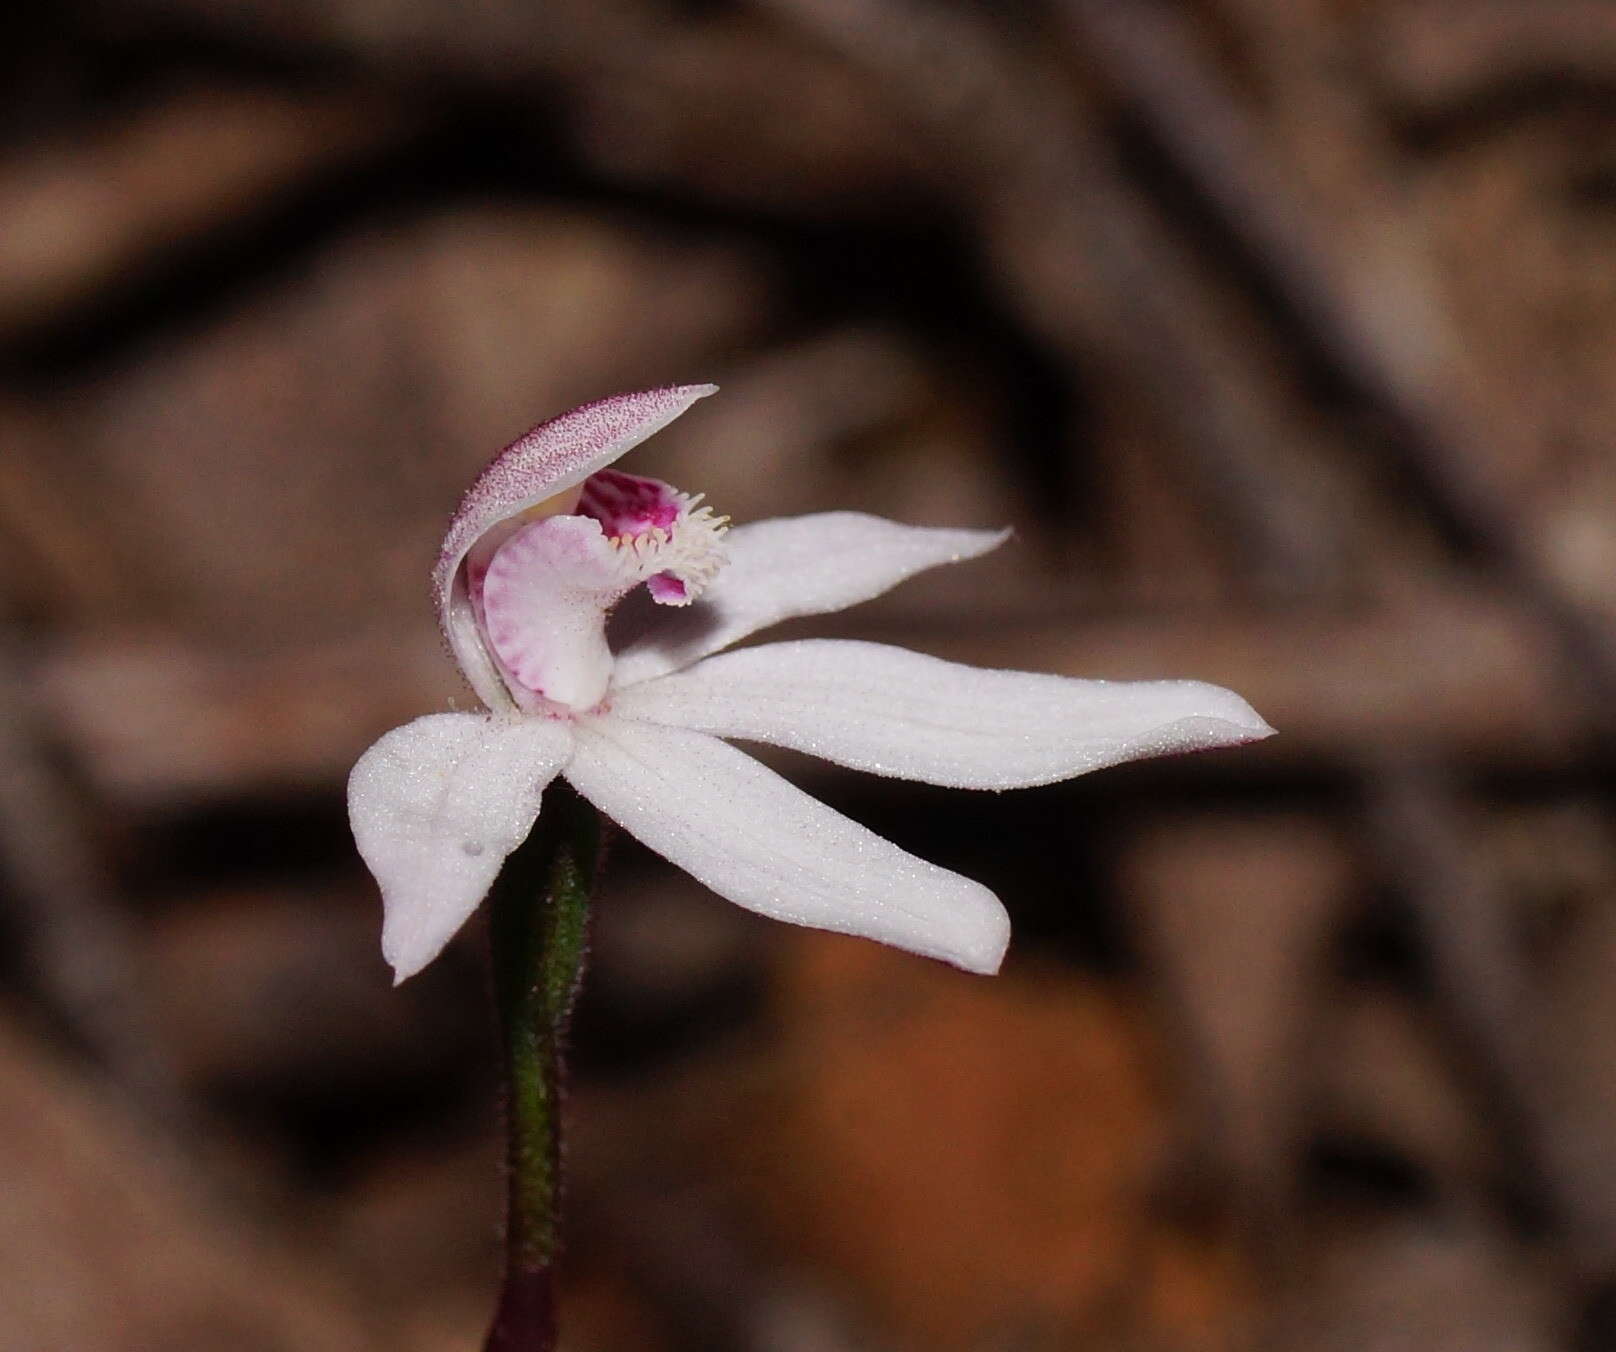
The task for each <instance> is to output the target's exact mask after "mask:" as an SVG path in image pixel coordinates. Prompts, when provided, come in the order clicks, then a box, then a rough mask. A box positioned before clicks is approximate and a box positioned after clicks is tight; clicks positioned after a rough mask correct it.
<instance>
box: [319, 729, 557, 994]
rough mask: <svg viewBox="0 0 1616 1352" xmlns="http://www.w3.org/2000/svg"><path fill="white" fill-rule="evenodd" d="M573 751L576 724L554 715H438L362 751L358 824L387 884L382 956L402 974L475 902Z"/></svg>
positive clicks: (374, 868) (362, 844)
mask: <svg viewBox="0 0 1616 1352" xmlns="http://www.w3.org/2000/svg"><path fill="white" fill-rule="evenodd" d="M571 754H572V730H571V727H570V725H569V724H566V723H561V722H556V721H554V720H552V719H544V718H520V719H514V718H497V717H489V716H488V715H486V714H430V715H428V716H427V717H425V718H418V719H416V720H415V721H414V722H413V723H407V724H405V725H404V726H403V727H401V728H395V729H393V731H392V732H390V733H388V734H387V735H386V736H385V737H383V738H382V739H381V740H380V741H378V742H377V743H376V744H375V745H374V746H373V747H371V748H370V750H369V751H367V752H365V754H364V755H363V756H361V757H360V758H359V763H358V764H357V765H355V766H354V768H353V772H352V774H350V775H349V776H348V820H349V823H350V824H351V825H352V827H353V835H354V841H355V842H356V843H357V844H358V846H359V853H360V855H361V857H363V859H364V861H365V863H366V864H368V865H369V866H370V871H371V872H372V873H373V874H375V876H376V881H377V883H379V884H380V886H381V891H382V903H383V907H384V919H383V922H382V955H383V956H384V957H385V958H386V959H387V961H388V963H389V964H391V966H392V968H393V973H394V977H395V979H396V980H397V981H402V980H404V979H405V978H406V977H409V976H413V975H414V974H415V973H416V972H418V971H420V970H421V968H423V967H425V966H426V965H427V963H429V962H431V961H432V959H433V958H435V957H437V955H438V954H439V953H440V952H441V951H442V950H443V946H444V945H445V944H446V943H448V942H449V940H450V939H451V938H453V937H454V934H455V932H456V931H458V930H459V928H460V927H461V925H463V924H464V923H465V922H466V918H467V917H468V916H469V915H470V914H471V913H472V912H473V911H474V910H476V908H477V905H478V903H480V902H481V901H482V899H483V897H484V896H485V895H486V894H487V892H488V889H489V887H490V886H491V885H492V884H493V881H494V877H495V875H496V874H497V873H498V872H499V868H500V865H501V864H502V863H503V862H504V860H505V856H506V855H508V854H509V853H510V852H511V851H512V850H514V849H515V848H516V847H517V846H518V845H520V844H521V843H522V841H523V840H524V839H525V838H526V836H527V833H528V831H529V830H530V829H531V828H532V826H533V822H534V820H535V818H536V817H537V816H538V813H539V799H540V796H541V795H542V794H543V792H544V788H545V786H546V785H547V784H548V783H549V782H550V781H551V780H552V779H554V778H555V776H556V773H557V772H558V771H559V770H560V769H561V767H562V766H563V765H564V764H566V761H567V759H568V757H569V756H570V755H571Z"/></svg>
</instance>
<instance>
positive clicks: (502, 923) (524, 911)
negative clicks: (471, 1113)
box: [485, 781, 600, 1352]
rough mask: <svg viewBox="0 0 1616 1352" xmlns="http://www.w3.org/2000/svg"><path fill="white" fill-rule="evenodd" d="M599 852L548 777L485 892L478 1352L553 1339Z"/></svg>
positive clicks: (534, 1350) (586, 820) (574, 807)
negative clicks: (488, 962)
mask: <svg viewBox="0 0 1616 1352" xmlns="http://www.w3.org/2000/svg"><path fill="white" fill-rule="evenodd" d="M599 853H600V819H599V817H598V816H597V815H596V813H595V810H594V809H593V808H592V807H590V806H589V804H588V803H586V802H584V801H583V799H581V798H579V797H578V795H577V794H575V793H574V792H573V791H572V790H571V789H570V788H568V787H567V786H566V785H565V784H564V783H562V782H560V781H557V782H556V783H555V784H553V785H552V786H551V787H550V788H549V789H548V790H546V792H545V795H544V810H543V811H542V812H541V813H540V814H539V821H538V825H537V826H536V827H535V828H534V830H533V833H532V835H530V836H529V837H528V839H527V841H526V842H525V843H524V844H523V845H522V846H521V848H519V849H518V850H517V851H516V852H515V853H514V854H512V855H511V857H510V858H509V859H508V860H507V861H506V863H505V867H504V868H503V869H502V870H501V872H500V875H499V879H498V881H497V882H496V883H495V884H494V889H493V892H492V894H491V895H490V897H489V939H490V943H491V946H492V949H493V966H494V994H495V1000H496V1003H497V1005H498V1009H499V1021H500V1030H501V1034H502V1036H503V1044H504V1053H505V1067H504V1069H505V1079H506V1095H505V1116H506V1130H507V1132H508V1134H509V1144H508V1151H509V1155H508V1167H509V1196H508V1200H507V1204H506V1223H505V1281H504V1286H503V1287H502V1289H501V1291H500V1298H499V1306H498V1309H497V1310H496V1311H495V1314H494V1323H493V1327H492V1328H491V1329H490V1330H489V1334H488V1341H487V1343H486V1344H485V1350H486V1352H552V1349H553V1348H554V1347H555V1343H556V1300H555V1265H556V1256H557V1252H558V1250H559V1248H560V1219H561V1113H562V1107H563V1099H564V1096H565V1091H566V1040H567V1027H568V1024H569V1023H570V1022H571V1018H572V1007H573V1003H574V1001H575V1000H576V998H577V995H578V986H579V983H580V981H581V980H582V977H583V969H584V960H585V957H586V955H587V948H588V942H587V940H588V925H589V895H590V892H591V890H592V889H593V887H594V881H595V873H596V867H597V863H598V857H599Z"/></svg>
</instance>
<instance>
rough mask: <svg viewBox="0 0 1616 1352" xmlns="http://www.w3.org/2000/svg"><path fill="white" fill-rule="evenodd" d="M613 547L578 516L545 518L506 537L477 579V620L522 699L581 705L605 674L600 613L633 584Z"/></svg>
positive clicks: (590, 700)
mask: <svg viewBox="0 0 1616 1352" xmlns="http://www.w3.org/2000/svg"><path fill="white" fill-rule="evenodd" d="M623 563H624V559H623V555H622V553H621V552H620V551H618V550H616V549H613V547H612V546H611V545H610V544H608V543H607V541H606V537H605V536H604V535H602V534H601V527H600V522H598V521H593V520H591V519H590V518H589V517H586V516H552V517H549V518H547V519H546V520H543V521H535V522H534V523H533V524H532V525H530V526H524V527H523V528H522V529H521V530H519V531H518V532H517V533H516V534H515V535H513V536H511V538H510V539H508V540H507V541H506V542H505V543H504V544H503V545H501V546H500V548H499V552H498V553H496V554H495V555H494V557H493V561H492V562H491V563H490V564H489V566H488V573H487V575H486V576H485V577H484V579H483V620H484V628H485V631H486V634H487V642H488V646H489V647H490V648H491V649H492V650H493V656H494V658H495V660H496V661H497V662H498V663H499V664H500V666H501V668H502V669H503V670H504V671H506V672H508V673H510V676H511V678H512V680H511V682H509V683H508V687H509V688H510V689H512V690H513V691H514V693H515V695H516V698H517V699H518V700H519V701H521V702H523V703H524V704H527V703H532V707H533V708H538V707H540V705H539V704H538V703H537V701H528V700H527V699H526V698H525V693H526V692H529V691H531V692H532V694H533V695H534V696H536V697H537V699H538V700H549V701H551V702H552V703H554V704H559V705H564V706H566V707H568V708H574V709H587V708H589V707H591V706H592V705H595V704H598V703H600V699H601V696H602V695H604V694H605V693H606V682H607V680H608V678H609V677H610V676H611V671H612V654H611V650H610V649H609V648H608V647H607V646H606V633H605V626H604V624H603V623H602V617H603V616H604V615H605V613H606V611H607V609H608V608H609V607H610V606H611V604H612V602H614V601H616V600H617V598H618V597H620V596H621V595H622V594H623V593H624V592H625V591H627V590H628V589H629V587H631V586H632V585H633V584H634V578H633V576H632V574H631V573H629V572H628V571H627V570H625V568H624V567H623Z"/></svg>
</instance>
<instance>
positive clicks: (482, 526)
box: [432, 385, 718, 710]
mask: <svg viewBox="0 0 1616 1352" xmlns="http://www.w3.org/2000/svg"><path fill="white" fill-rule="evenodd" d="M717 388H718V387H717V386H716V385H674V386H670V387H668V388H667V389H660V390H645V391H642V392H640V393H636V394H619V395H614V396H612V397H611V398H609V399H601V400H598V401H596V402H595V403H592V404H585V405H583V407H581V408H575V409H573V410H571V411H570V412H568V413H563V414H562V415H561V416H560V417H558V418H552V419H551V420H550V421H549V422H545V423H540V424H539V425H538V426H537V427H535V428H534V429H533V430H532V431H531V432H529V433H528V434H527V435H526V436H524V437H522V438H520V439H519V440H517V441H514V442H512V443H511V444H510V445H509V446H507V447H506V448H505V449H504V450H503V451H501V452H500V453H499V455H497V456H496V457H495V458H494V460H493V461H492V463H490V464H489V466H488V468H486V469H485V470H483V472H482V473H481V474H479V475H478V476H477V478H476V480H475V481H473V483H472V485H471V487H470V488H469V489H468V490H467V491H466V496H465V497H464V498H463V499H462V500H461V503H460V509H459V511H457V512H456V513H455V516H454V520H453V521H452V522H450V524H449V532H448V534H447V535H446V536H445V537H444V540H443V548H442V550H441V552H440V553H439V555H438V562H437V566H436V568H435V569H434V570H433V574H432V591H433V596H434V597H435V598H436V601H437V606H438V622H439V623H440V624H441V625H442V627H443V634H444V637H445V638H446V639H447V640H448V642H449V647H450V648H451V649H452V650H453V652H454V655H455V659H456V661H458V662H459V663H460V668H461V670H462V671H463V672H465V675H466V679H467V680H468V681H469V682H470V683H471V686H472V688H473V689H474V690H475V691H476V692H477V694H478V695H479V696H480V697H481V699H482V700H483V702H484V703H485V704H487V705H488V707H489V708H491V709H496V710H508V709H510V708H511V707H512V703H511V698H510V695H509V693H508V692H507V691H506V689H505V686H504V683H503V682H502V681H501V680H500V678H499V672H498V670H497V669H496V667H495V665H494V662H493V660H492V658H491V657H490V656H489V654H488V652H487V651H486V649H485V648H484V647H483V645H482V642H481V639H480V638H479V636H478V633H477V626H476V620H475V617H474V616H473V614H472V607H471V602H470V599H469V598H468V597H467V595H466V592H465V587H464V584H463V580H462V576H461V570H460V565H461V563H462V562H463V561H464V559H465V557H466V554H467V552H468V551H469V550H470V549H471V547H472V546H473V545H474V544H476V542H477V540H478V539H479V537H481V536H482V535H483V534H484V533H485V532H487V531H488V530H490V529H491V528H492V527H494V526H496V525H497V524H498V523H499V522H501V521H503V520H505V519H506V518H507V517H511V516H515V515H516V514H517V513H518V512H521V511H525V510H526V509H527V508H529V507H533V506H536V505H538V504H539V503H541V502H544V501H545V500H546V499H548V498H551V497H554V496H555V495H556V494H558V493H561V492H563V491H564V490H566V489H568V488H572V487H575V486H576V485H578V484H580V483H582V482H583V481H584V480H585V479H587V478H588V477H589V476H590V475H591V474H593V473H594V472H595V471H596V470H599V469H603V468H604V467H605V466H607V465H609V464H611V463H612V461H614V460H616V459H617V458H618V457H619V456H622V455H625V454H626V453H627V452H629V451H631V450H632V449H633V448H634V447H635V446H637V445H639V444H640V442H642V441H644V440H645V439H646V438H647V437H649V436H651V435H652V434H653V433H655V432H659V431H660V430H661V429H662V428H664V427H666V426H667V425H668V424H669V423H670V422H672V421H673V420H674V419H675V418H677V417H678V416H679V415H680V414H681V413H683V412H684V411H685V410H686V409H688V408H689V407H690V406H691V405H692V404H693V403H695V402H696V400H698V399H701V398H703V397H704V396H706V395H709V394H712V393H713V392H714V390H716V389H717Z"/></svg>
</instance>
